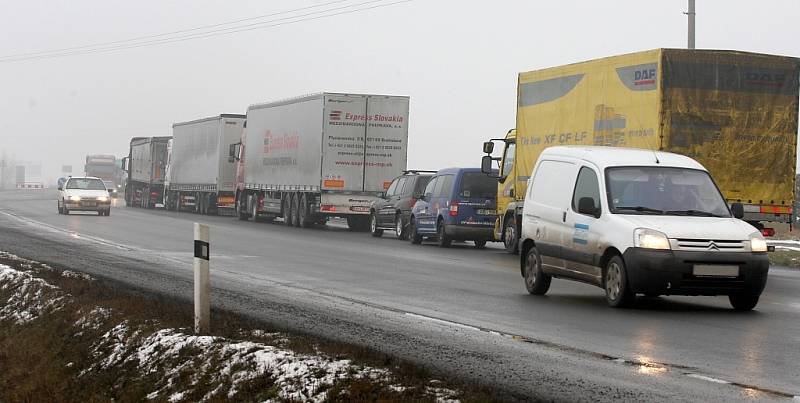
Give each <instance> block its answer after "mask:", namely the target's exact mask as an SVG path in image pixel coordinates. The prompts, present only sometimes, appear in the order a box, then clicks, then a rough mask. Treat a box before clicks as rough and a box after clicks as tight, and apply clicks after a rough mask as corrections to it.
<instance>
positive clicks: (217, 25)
mask: <svg viewBox="0 0 800 403" xmlns="http://www.w3.org/2000/svg"><path fill="white" fill-rule="evenodd" d="M346 1H349V0H336V1H329V2H327V3H321V4H315V5H313V6H307V7H301V8H295V9H292V10H286V11H279V12H275V13H270V14H262V15H257V16H254V17H248V18H242V19H238V20H233V21H226V22H221V23H217V24H210V25H201V26H199V27H194V28H188V29H182V30H178V31H171V32H164V33H160V34H154V35H145V36H137V37H134V38H129V39H121V40H117V41H111V42H98V43H92V44H88V45H81V46H72V47H68V48H59V49H50V50H40V51H37V52H30V53H17V54H11V55H4V56H0V59H8V58H17V57H23V56H36V55H41V54H46V53H59V52H65V51H70V50H77V49H86V48H94V47H100V46H107V45H117V44H121V43H126V42H135V41H140V40H143V39H153V38H160V37H164V36H169V35H175V34H182V33H186V32H193V31H199V30H202V29H208V28H216V27H221V26H225V25H232V24H238V23H240V22H246V21H253V20H258V19H262V18H267V17H274V16H277V15H283V14H291V13H294V12H298V11H303V10H309V9H313V8H319V7H324V6H328V5H331V4H336V3H343V2H346Z"/></svg>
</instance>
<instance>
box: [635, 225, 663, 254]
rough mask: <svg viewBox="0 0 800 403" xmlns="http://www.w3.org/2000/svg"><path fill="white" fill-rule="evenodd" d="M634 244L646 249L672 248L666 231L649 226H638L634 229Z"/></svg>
mask: <svg viewBox="0 0 800 403" xmlns="http://www.w3.org/2000/svg"><path fill="white" fill-rule="evenodd" d="M633 246H635V247H637V248H644V249H662V250H669V249H670V246H669V239H667V236H666V235H665V234H664V233H662V232H659V231H656V230H653V229H648V228H637V229H635V230H634V231H633Z"/></svg>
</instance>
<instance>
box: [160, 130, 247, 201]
mask: <svg viewBox="0 0 800 403" xmlns="http://www.w3.org/2000/svg"><path fill="white" fill-rule="evenodd" d="M244 119H245V115H234V114H222V115H219V116H214V117H209V118H205V119H199V120H193V121H190V122H183V123H175V124H174V125H172V140H170V141H169V144H168V146H167V150H168V152H167V155H168V157H167V161H168V162H167V174H166V178H165V181H164V186H165V190H164V207H165V208H166V209H168V210H190V211H194V212H196V213H201V214H224V213H225V212H230V214H233V212H234V207H235V204H234V201H235V191H236V164H235V161H234V160H233V159H232V158H229V157H228V151H229V146H230V144H233V143H235V142H237V141H239V140H240V138H241V135H242V127H243V125H244Z"/></svg>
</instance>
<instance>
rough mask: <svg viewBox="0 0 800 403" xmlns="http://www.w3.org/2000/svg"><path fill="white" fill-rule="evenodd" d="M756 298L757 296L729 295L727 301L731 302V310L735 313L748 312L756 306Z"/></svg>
mask: <svg viewBox="0 0 800 403" xmlns="http://www.w3.org/2000/svg"><path fill="white" fill-rule="evenodd" d="M758 297H759V296H758V295H742V294H735V295H729V296H728V300H729V301H730V302H731V306H732V307H733V309H735V310H737V311H749V310H752V309H753V308H755V307H756V305H758Z"/></svg>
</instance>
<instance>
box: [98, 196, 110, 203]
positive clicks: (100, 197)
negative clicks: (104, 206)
mask: <svg viewBox="0 0 800 403" xmlns="http://www.w3.org/2000/svg"><path fill="white" fill-rule="evenodd" d="M97 201H100V202H104V201H108V197H107V196H99V197H97Z"/></svg>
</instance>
